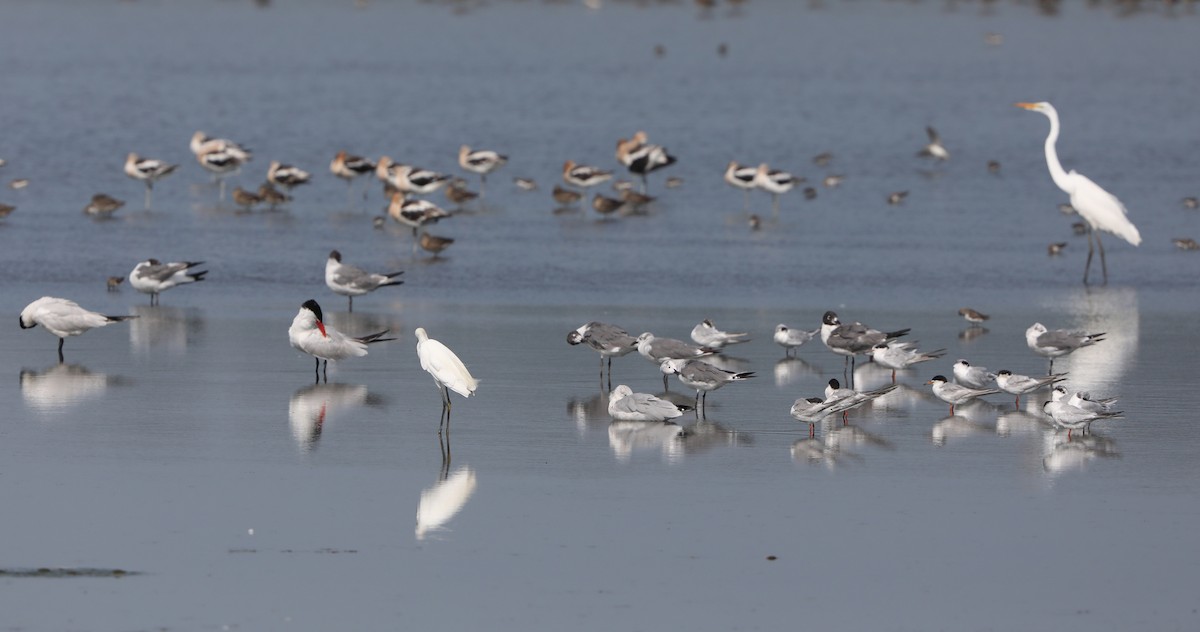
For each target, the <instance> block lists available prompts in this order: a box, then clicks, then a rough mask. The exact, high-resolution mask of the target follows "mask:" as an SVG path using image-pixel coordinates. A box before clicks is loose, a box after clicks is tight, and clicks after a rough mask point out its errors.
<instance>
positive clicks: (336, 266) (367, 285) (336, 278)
mask: <svg viewBox="0 0 1200 632" xmlns="http://www.w3.org/2000/svg"><path fill="white" fill-rule="evenodd" d="M401 274H404V271H403V270H401V271H400V272H391V273H388V274H379V273H373V272H367V271H366V270H363V269H362V268H358V267H355V266H352V265H350V264H348V263H342V253H340V252H338V251H336V250H334V251H333V252H331V253H329V258H328V259H326V260H325V285H326V286H328V287H329V289H331V290H333V292H334V293H335V294H341V295H342V296H345V297H346V298H347V299H349V301H350V303H349V305H348V309H349V311H351V312H352V311H354V297H355V296H362V295H363V294H367V293H370V292H374V291H375V290H377V289H379V288H381V287H387V286H389V285H401V284H403V283H404V281H401V280H400V279H397V278H396V277H398V276H400V275H401Z"/></svg>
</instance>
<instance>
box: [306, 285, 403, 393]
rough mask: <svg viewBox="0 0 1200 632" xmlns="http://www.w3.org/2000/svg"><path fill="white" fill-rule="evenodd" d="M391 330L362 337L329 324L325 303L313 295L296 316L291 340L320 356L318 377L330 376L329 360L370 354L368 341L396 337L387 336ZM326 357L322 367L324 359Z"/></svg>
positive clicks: (381, 340) (326, 377) (382, 340)
mask: <svg viewBox="0 0 1200 632" xmlns="http://www.w3.org/2000/svg"><path fill="white" fill-rule="evenodd" d="M387 332H388V330H386V329H384V330H383V331H381V332H379V333H375V334H370V335H368V336H362V337H359V338H351V337H350V336H347V335H346V334H343V333H342V332H340V331H338V330H336V329H334V328H333V327H329V326H327V325H326V324H325V317H324V315H323V314H322V313H321V306H320V305H318V304H317V302H316V301H314V300H312V299H309V300H307V301H304V304H303V305H301V306H300V311H299V312H297V313H296V317H295V318H293V319H292V325H291V327H288V340H289V341H290V342H291V343H292V346H293V347H295V348H297V349H299V350H301V351H303V352H304V353H307V354H308V355H310V356H312V357H314V358H316V361H317V365H316V375H317V380H320V379H321V378H322V377H324V378H325V380H326V381H328V380H329V375H328V372H329V361H330V360H333V361H335V362H336V361H337V360H342V359H344V358H356V357H361V356H365V355H367V345H369V344H371V343H374V342H387V341H389V340H395V338H384V337H383V336H384V334H386V333H387ZM322 361H324V363H325V364H324V369H323V370H322V364H321V362H322Z"/></svg>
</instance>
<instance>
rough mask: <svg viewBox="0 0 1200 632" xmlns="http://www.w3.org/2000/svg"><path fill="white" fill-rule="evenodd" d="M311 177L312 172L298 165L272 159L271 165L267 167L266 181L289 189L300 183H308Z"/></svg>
mask: <svg viewBox="0 0 1200 632" xmlns="http://www.w3.org/2000/svg"><path fill="white" fill-rule="evenodd" d="M311 179H312V174H310V173H309V172H307V171H305V170H303V169H301V168H300V167H293V166H292V165H285V164H281V163H280V162H279V161H278V160H272V161H271V166H270V167H267V182H270V183H271V184H278V185H279V186H281V187H283V188H285V189H287V190H289V191H291V190H292V188H294V187H298V186H300V185H302V184H308V181H309V180H311Z"/></svg>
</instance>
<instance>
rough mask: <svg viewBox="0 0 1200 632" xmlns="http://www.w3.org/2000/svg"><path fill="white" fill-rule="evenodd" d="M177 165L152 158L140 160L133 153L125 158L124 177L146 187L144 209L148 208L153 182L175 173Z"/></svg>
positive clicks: (140, 158)
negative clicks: (137, 181)
mask: <svg viewBox="0 0 1200 632" xmlns="http://www.w3.org/2000/svg"><path fill="white" fill-rule="evenodd" d="M178 167H179V165H172V164H168V163H166V162H164V161H162V160H155V159H154V158H142V157H140V156H138V155H137V154H135V153H133V152H129V155H128V156H125V175H127V176H129V177H130V178H133V179H134V180H141V181H142V183H143V184H145V185H146V208H147V209H149V208H150V198H151V196H152V195H153V191H154V182H155V181H156V180H158V179H159V178H162V177H165V176H166V175H167V174H169V173H171V172H172V171H175V169H177V168H178Z"/></svg>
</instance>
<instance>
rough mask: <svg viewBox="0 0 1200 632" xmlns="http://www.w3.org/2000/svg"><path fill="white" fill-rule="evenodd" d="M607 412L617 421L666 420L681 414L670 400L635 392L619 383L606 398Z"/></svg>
mask: <svg viewBox="0 0 1200 632" xmlns="http://www.w3.org/2000/svg"><path fill="white" fill-rule="evenodd" d="M608 414H609V416H611V417H612V418H613V419H615V420H617V421H667V420H668V419H674V418H676V417H679V416H680V415H682V414H683V411H681V410H679V407H678V406H676V405H675V404H672V403H671V402H668V401H666V400H663V399H659V398H657V397H655V396H653V395H650V394H649V393H635V392H633V389H631V388H629V387H628V386H626V385H624V384H621V385H620V386H617V387H616V388H614V389H613V392H612V394H611V395H609V398H608Z"/></svg>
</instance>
